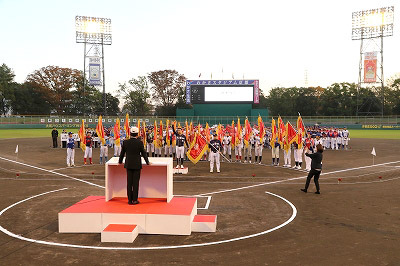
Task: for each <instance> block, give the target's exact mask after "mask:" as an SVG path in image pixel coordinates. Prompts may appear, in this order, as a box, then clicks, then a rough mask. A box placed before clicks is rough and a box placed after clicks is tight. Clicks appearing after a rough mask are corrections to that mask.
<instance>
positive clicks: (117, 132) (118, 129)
mask: <svg viewBox="0 0 400 266" xmlns="http://www.w3.org/2000/svg"><path fill="white" fill-rule="evenodd" d="M120 132H121V125H120V122H119V118H117V122H116V123H115V125H114V143H115V145H117V146H118V145H120V143H121V135H120Z"/></svg>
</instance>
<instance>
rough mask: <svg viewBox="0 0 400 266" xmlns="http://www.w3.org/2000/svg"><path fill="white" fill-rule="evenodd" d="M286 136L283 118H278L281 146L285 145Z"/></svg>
mask: <svg viewBox="0 0 400 266" xmlns="http://www.w3.org/2000/svg"><path fill="white" fill-rule="evenodd" d="M285 135H286V127H285V124H284V123H283V121H282V118H281V117H280V116H279V117H278V140H279V143H280V144H281V146H282V145H283V142H284V139H285Z"/></svg>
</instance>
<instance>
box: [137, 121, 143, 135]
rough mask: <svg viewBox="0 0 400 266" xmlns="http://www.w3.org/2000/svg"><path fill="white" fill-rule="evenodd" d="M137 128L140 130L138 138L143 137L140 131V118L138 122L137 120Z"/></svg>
mask: <svg viewBox="0 0 400 266" xmlns="http://www.w3.org/2000/svg"><path fill="white" fill-rule="evenodd" d="M137 128H138V136H141V135H142V133H141V131H140V119H139V118H138V120H137Z"/></svg>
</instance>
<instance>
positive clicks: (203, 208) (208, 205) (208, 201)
mask: <svg viewBox="0 0 400 266" xmlns="http://www.w3.org/2000/svg"><path fill="white" fill-rule="evenodd" d="M174 197H194V196H192V195H174ZM195 198H207V201H206V205H205V206H204V207H200V208H199V207H197V209H198V210H208V208H209V207H210V202H211V196H198V197H195Z"/></svg>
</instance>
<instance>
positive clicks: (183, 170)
mask: <svg viewBox="0 0 400 266" xmlns="http://www.w3.org/2000/svg"><path fill="white" fill-rule="evenodd" d="M188 172H189V168H188V167H184V168H183V169H182V168H174V169H173V173H174V175H175V174H183V175H186V174H187V173H188Z"/></svg>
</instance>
